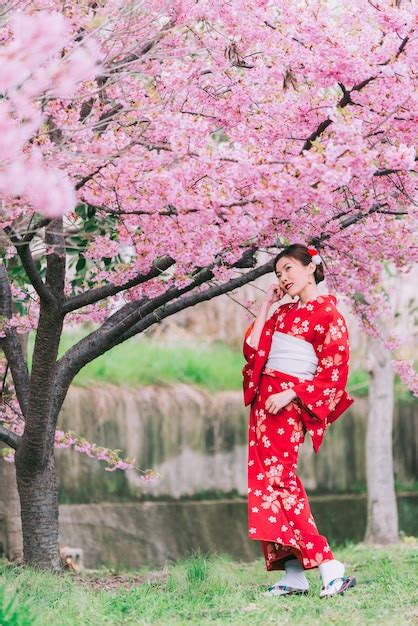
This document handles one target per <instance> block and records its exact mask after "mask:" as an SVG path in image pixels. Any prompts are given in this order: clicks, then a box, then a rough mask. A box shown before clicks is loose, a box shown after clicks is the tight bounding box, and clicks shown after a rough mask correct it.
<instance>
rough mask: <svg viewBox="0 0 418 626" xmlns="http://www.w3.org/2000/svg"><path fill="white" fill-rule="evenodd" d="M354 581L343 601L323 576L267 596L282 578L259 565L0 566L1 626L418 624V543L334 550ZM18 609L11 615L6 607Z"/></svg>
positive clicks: (215, 560)
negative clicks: (65, 569)
mask: <svg viewBox="0 0 418 626" xmlns="http://www.w3.org/2000/svg"><path fill="white" fill-rule="evenodd" d="M334 553H335V556H336V558H338V559H340V560H342V561H344V562H345V563H346V564H347V573H351V574H355V576H356V578H357V586H356V587H355V588H354V589H350V590H349V591H348V592H347V593H346V594H345V595H344V596H337V597H334V598H328V599H320V598H319V596H318V594H319V590H320V579H319V573H318V570H317V569H316V570H309V571H308V572H307V576H308V578H309V581H310V584H311V589H310V593H309V595H308V596H300V597H298V596H293V597H289V598H283V597H282V598H266V597H263V596H262V592H263V591H264V590H265V589H266V587H267V586H268V585H269V584H271V583H272V582H275V581H276V580H277V579H278V578H279V577H280V576H281V573H280V572H274V573H273V572H266V570H265V569H264V563H263V562H262V561H261V559H260V560H258V561H256V562H254V563H237V562H234V561H232V560H230V559H228V558H227V557H222V556H212V557H204V556H201V555H199V554H196V555H194V556H191V557H189V558H188V559H186V560H183V561H180V562H178V563H176V564H168V565H167V566H166V567H165V568H164V569H163V570H161V571H159V572H151V571H150V570H148V571H147V570H143V571H141V572H130V573H126V572H125V573H121V572H117V573H116V572H109V571H105V570H103V571H101V572H100V573H99V574H97V573H96V574H95V575H94V576H92V575H91V574H90V575H88V574H83V576H81V577H77V576H73V575H71V574H65V575H61V576H54V575H52V574H49V573H41V572H35V571H33V570H31V569H23V568H17V567H11V566H7V565H6V564H5V563H4V562H3V563H2V564H1V562H0V624H1V625H2V626H12V625H13V626H26V625H28V624H31V625H32V624H33V625H35V626H84V625H85V626H87V625H89V626H93V625H94V626H96V625H97V626H102V625H103V626H104V625H107V624H112V625H119V624H129V625H132V626H133V625H135V626H140V625H147V624H155V625H157V624H158V625H164V626H165V625H167V626H180V625H193V626H195V625H196V626H203V625H204V624H237V625H238V624H239V625H245V624H251V625H252V626H254V625H261V624H291V625H292V626H293V625H295V624H309V626H310V625H311V624H312V625H315V624H317V625H321V626H324V625H329V624H338V625H347V626H348V625H350V626H354V625H359V626H364V624H372V625H373V626H376V625H379V626H382V625H386V624H387V625H388V626H389V625H390V626H393V624H396V625H397V626H401V625H403V624H416V623H417V618H418V609H417V606H418V595H417V585H416V582H417V575H418V540H416V539H413V538H408V541H405V542H402V543H400V544H399V545H398V546H391V547H384V548H376V549H373V548H370V547H368V546H364V545H362V544H358V545H346V546H345V547H343V548H340V549H337V550H335V551H334ZM7 607H9V608H7Z"/></svg>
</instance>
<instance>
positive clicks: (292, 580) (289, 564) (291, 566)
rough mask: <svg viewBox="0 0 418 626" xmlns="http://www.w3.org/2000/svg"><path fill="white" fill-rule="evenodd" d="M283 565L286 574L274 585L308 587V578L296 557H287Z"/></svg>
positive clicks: (293, 587) (295, 587)
mask: <svg viewBox="0 0 418 626" xmlns="http://www.w3.org/2000/svg"><path fill="white" fill-rule="evenodd" d="M284 566H285V570H286V574H285V575H284V576H283V578H281V579H280V580H279V582H278V583H276V585H287V586H288V587H292V589H303V590H307V589H309V582H308V579H307V578H306V576H305V571H304V569H303V567H302V565H301V564H300V562H299V560H298V559H296V558H294V559H289V560H288V561H286V562H285V564H284Z"/></svg>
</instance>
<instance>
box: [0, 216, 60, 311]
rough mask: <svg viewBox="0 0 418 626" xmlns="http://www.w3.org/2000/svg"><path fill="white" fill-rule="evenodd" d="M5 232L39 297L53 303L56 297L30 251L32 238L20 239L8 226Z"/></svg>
mask: <svg viewBox="0 0 418 626" xmlns="http://www.w3.org/2000/svg"><path fill="white" fill-rule="evenodd" d="M4 232H5V233H6V234H7V235H8V237H9V239H10V241H11V242H12V243H13V244H14V245H15V246H16V250H17V253H18V255H19V258H20V261H21V263H22V265H23V268H24V270H25V272H26V275H27V277H28V279H29V281H30V283H31V284H32V286H33V288H34V289H35V291H36V293H37V294H38V296H39V297H40V298H41V300H43V301H45V302H49V303H53V302H54V296H53V294H52V292H51V291H50V290H49V288H48V287H47V285H45V283H44V282H43V280H42V278H41V277H40V275H39V273H38V270H37V269H36V266H35V262H34V260H33V257H32V253H31V251H30V247H29V243H30V240H31V239H32V237H30V238H29V239H28V240H27V239H25V238H21V237H19V236H18V234H17V233H16V232H15V231H14V229H13V228H12V227H11V226H6V227H5V228H4ZM26 238H28V235H26Z"/></svg>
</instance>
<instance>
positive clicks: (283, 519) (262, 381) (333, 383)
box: [243, 296, 353, 570]
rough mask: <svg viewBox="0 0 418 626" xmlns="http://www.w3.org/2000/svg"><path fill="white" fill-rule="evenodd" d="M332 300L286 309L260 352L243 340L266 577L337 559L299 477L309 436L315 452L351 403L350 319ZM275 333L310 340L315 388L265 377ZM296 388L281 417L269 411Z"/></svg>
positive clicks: (256, 513)
mask: <svg viewBox="0 0 418 626" xmlns="http://www.w3.org/2000/svg"><path fill="white" fill-rule="evenodd" d="M335 304H336V300H335V298H334V296H320V297H319V298H317V299H315V300H312V301H311V302H309V303H307V304H306V306H305V307H302V308H299V309H297V308H296V304H293V303H291V304H286V305H283V306H281V307H279V308H278V309H277V311H276V312H275V313H274V314H273V315H272V317H271V318H270V319H269V320H267V322H266V323H265V325H264V328H263V331H262V334H261V338H260V342H259V345H258V347H257V349H254V348H252V347H251V346H250V345H249V344H248V343H247V341H246V339H247V338H248V336H249V335H250V333H251V330H252V326H251V327H250V328H249V329H248V330H247V332H246V336H245V340H244V355H245V358H246V360H247V364H246V365H245V367H244V370H243V375H244V383H243V384H244V401H245V404H246V405H247V404H250V403H251V410H250V424H249V453H248V522H249V537H250V539H255V540H259V541H261V545H262V549H263V553H264V556H265V560H266V567H267V569H268V570H272V569H284V562H285V560H286V558H288V557H289V556H292V555H295V556H296V557H297V558H298V559H299V560H300V562H301V563H302V565H303V567H304V568H305V569H309V568H313V567H317V566H318V565H319V564H320V563H322V562H324V561H326V560H329V559H332V558H333V555H332V552H331V549H330V547H329V545H328V542H327V539H326V538H325V537H324V536H323V535H320V534H319V532H318V529H317V527H316V525H315V521H314V519H313V517H312V514H311V511H310V507H309V502H308V499H307V496H306V492H305V489H304V487H303V484H302V482H301V480H300V479H299V477H298V476H297V474H296V468H297V461H298V453H299V448H300V446H301V445H302V443H303V441H304V438H305V433H306V432H307V431H308V432H309V434H310V435H311V439H312V443H313V447H314V450H315V453H317V452H318V450H319V447H320V445H321V443H322V440H323V436H324V432H325V429H326V428H327V425H328V424H330V423H331V422H333V421H334V420H335V419H337V418H338V417H339V416H340V415H341V414H342V413H343V412H344V411H345V409H346V408H347V407H348V406H350V404H352V402H353V400H352V399H351V398H350V397H349V396H348V395H347V393H346V391H345V389H344V387H345V385H346V382H347V375H348V358H349V346H348V335H347V329H346V325H345V320H344V318H343V317H342V315H341V314H340V313H339V311H338V310H337V308H336V306H335ZM275 330H279V331H280V332H284V333H287V334H291V335H293V336H296V337H299V338H300V339H301V340H305V341H309V342H310V343H311V344H312V345H313V347H314V349H315V352H316V354H317V356H318V367H317V372H316V374H315V376H314V378H313V380H312V381H303V380H301V379H299V378H296V377H295V376H290V375H289V374H284V373H281V372H277V371H274V370H267V369H266V368H265V363H266V361H267V358H268V354H269V351H270V347H271V340H272V335H273V332H274V331H275ZM289 387H292V388H293V389H294V390H295V391H296V393H297V396H298V397H297V398H296V399H295V400H294V401H293V402H291V403H289V404H288V405H287V406H286V407H284V408H283V409H282V410H281V411H279V413H278V414H277V415H274V414H272V413H269V411H267V410H266V408H265V403H266V400H267V398H268V397H269V396H270V395H272V394H275V393H279V392H280V391H283V390H284V389H288V388H289Z"/></svg>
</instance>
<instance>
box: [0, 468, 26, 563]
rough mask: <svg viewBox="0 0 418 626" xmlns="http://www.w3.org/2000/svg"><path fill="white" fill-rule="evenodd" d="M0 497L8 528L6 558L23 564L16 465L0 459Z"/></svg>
mask: <svg viewBox="0 0 418 626" xmlns="http://www.w3.org/2000/svg"><path fill="white" fill-rule="evenodd" d="M0 489H1V492H0V495H1V499H2V501H3V510H4V516H5V526H6V557H7V558H8V559H9V561H11V562H12V563H16V564H19V565H20V564H21V563H23V542H22V523H21V520H20V502H19V494H18V492H17V485H16V470H15V466H14V463H8V462H7V461H5V460H4V459H3V458H1V457H0Z"/></svg>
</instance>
